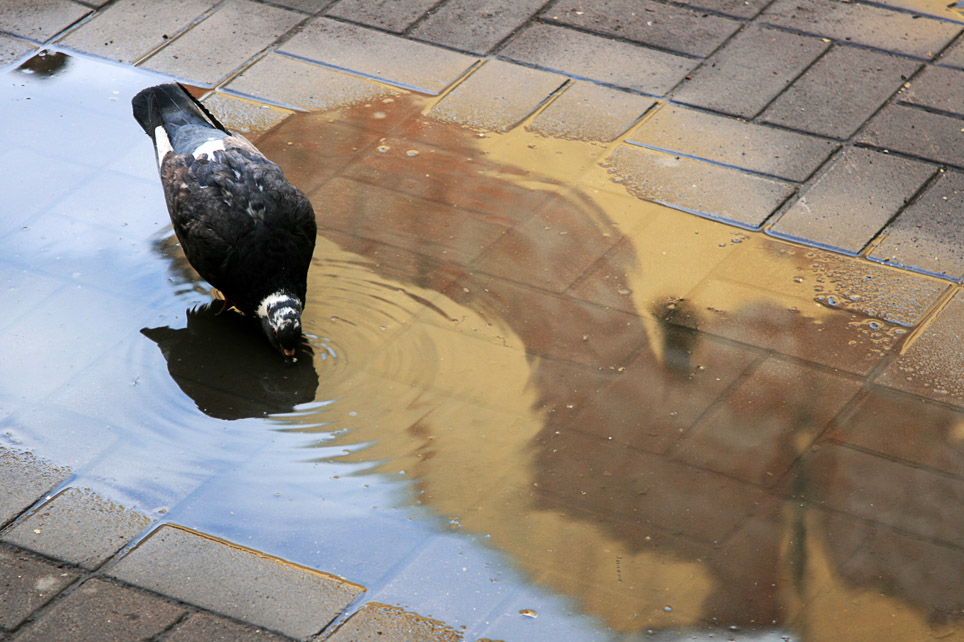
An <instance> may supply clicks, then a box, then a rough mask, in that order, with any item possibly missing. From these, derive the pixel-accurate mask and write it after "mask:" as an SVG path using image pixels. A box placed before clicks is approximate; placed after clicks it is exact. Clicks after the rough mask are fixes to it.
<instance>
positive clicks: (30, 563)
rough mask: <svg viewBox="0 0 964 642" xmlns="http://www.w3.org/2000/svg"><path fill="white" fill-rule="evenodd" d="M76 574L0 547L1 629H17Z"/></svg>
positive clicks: (74, 577) (73, 578) (74, 578)
mask: <svg viewBox="0 0 964 642" xmlns="http://www.w3.org/2000/svg"><path fill="white" fill-rule="evenodd" d="M77 577H78V575H77V573H75V572H73V571H67V570H63V569H60V568H57V567H56V566H54V565H53V564H50V563H48V562H42V561H40V560H36V559H33V558H31V557H28V556H27V555H25V554H24V553H21V552H15V551H11V550H7V549H5V548H0V628H4V629H13V628H16V627H17V626H19V625H20V623H21V622H23V621H24V620H25V619H27V616H28V615H30V614H31V613H33V612H34V611H35V610H36V609H38V608H40V607H41V606H43V605H44V604H46V603H47V602H49V601H50V600H51V598H53V597H54V596H55V595H57V593H59V592H60V591H61V589H63V588H64V587H65V586H67V585H68V584H70V583H71V582H73V581H74V580H76V579H77Z"/></svg>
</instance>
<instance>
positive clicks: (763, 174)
mask: <svg viewBox="0 0 964 642" xmlns="http://www.w3.org/2000/svg"><path fill="white" fill-rule="evenodd" d="M626 143H628V144H630V145H635V146H636V147H642V148H643V149H648V150H651V151H654V152H660V153H663V154H668V155H670V156H677V157H679V158H688V159H690V160H695V161H699V162H701V163H706V164H708V165H715V166H717V167H724V168H726V169H732V170H736V171H740V172H743V173H745V174H751V175H753V176H759V177H761V178H768V179H770V180H774V181H778V182H780V183H786V184H787V185H801V184H802V183H803V181H795V180H791V179H789V178H784V177H783V176H777V175H775V174H767V173H766V172H759V171H756V170H753V169H747V168H746V167H740V166H739V165H731V164H730V163H723V162H720V161H715V160H712V159H709V158H704V157H703V156H697V155H695V154H687V153H685V152H680V151H677V150H673V149H669V148H668V147H657V146H656V145H647V144H646V143H643V142H641V141H638V140H632V139H629V138H627V139H626ZM676 209H682V208H676ZM686 211H688V210H686ZM749 229H758V228H755V227H753V228H749Z"/></svg>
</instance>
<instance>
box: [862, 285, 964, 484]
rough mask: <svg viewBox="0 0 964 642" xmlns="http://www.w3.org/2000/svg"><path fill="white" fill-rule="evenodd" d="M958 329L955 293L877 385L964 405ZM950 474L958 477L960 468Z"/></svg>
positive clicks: (961, 321) (962, 314) (959, 307)
mask: <svg viewBox="0 0 964 642" xmlns="http://www.w3.org/2000/svg"><path fill="white" fill-rule="evenodd" d="M962 327H964V296H962V295H961V293H960V292H957V293H956V294H955V295H954V298H952V299H951V300H950V301H949V302H948V303H947V305H945V306H944V307H943V308H942V309H941V311H940V312H938V313H937V315H936V316H934V318H933V319H931V320H929V321H928V322H927V325H925V326H924V328H923V330H922V331H921V332H920V334H919V335H918V336H917V337H916V338H915V339H914V342H913V343H911V344H910V346H909V347H907V348H906V349H905V350H904V352H903V354H901V355H900V357H898V358H897V360H896V361H895V362H894V363H892V364H890V366H888V368H887V370H885V371H884V373H883V374H882V375H881V376H880V377H879V378H878V379H877V382H878V383H881V384H883V385H885V386H890V387H891V388H898V389H900V390H906V391H907V392H910V393H912V394H915V395H921V396H924V397H930V398H931V399H937V400H938V401H942V402H944V403H953V404H955V405H957V406H964V364H962V363H961V360H960V359H959V358H958V355H959V353H960V344H961V328H962ZM955 425H956V424H955ZM951 472H954V473H955V474H958V475H959V474H960V468H957V469H955V470H954V471H951Z"/></svg>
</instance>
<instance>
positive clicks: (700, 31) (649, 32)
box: [542, 0, 741, 57]
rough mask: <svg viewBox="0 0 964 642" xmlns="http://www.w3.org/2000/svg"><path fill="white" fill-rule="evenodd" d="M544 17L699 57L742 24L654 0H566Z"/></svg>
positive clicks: (708, 51)
mask: <svg viewBox="0 0 964 642" xmlns="http://www.w3.org/2000/svg"><path fill="white" fill-rule="evenodd" d="M542 18H543V19H544V20H546V21H548V22H551V23H556V24H568V25H572V26H574V27H579V28H581V29H585V30H587V31H593V32H596V33H601V34H605V35H607V36H615V37H618V38H626V39H628V40H632V41H634V42H638V43H640V44H645V45H651V46H654V47H656V48H658V49H663V50H667V51H673V52H678V53H682V54H688V55H690V56H698V57H705V56H709V55H710V54H711V53H713V52H714V51H715V50H716V48H717V47H719V46H720V45H721V44H723V42H724V41H725V40H726V39H727V38H729V37H730V36H731V35H733V33H735V32H736V30H737V29H739V28H740V25H741V23H740V22H738V21H736V20H732V19H730V18H724V17H722V16H716V15H712V14H707V13H705V12H702V11H695V10H692V9H687V8H684V7H678V6H674V5H670V4H663V3H660V2H655V1H654V0H638V1H637V0H602V1H601V2H593V3H586V2H582V1H580V0H563V1H562V2H558V3H556V4H553V5H552V6H550V7H549V8H548V9H547V10H546V11H544V12H543V13H542Z"/></svg>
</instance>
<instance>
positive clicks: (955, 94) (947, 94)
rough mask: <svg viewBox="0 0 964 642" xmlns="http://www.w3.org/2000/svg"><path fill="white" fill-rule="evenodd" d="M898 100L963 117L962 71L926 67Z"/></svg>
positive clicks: (963, 79) (963, 81)
mask: <svg viewBox="0 0 964 642" xmlns="http://www.w3.org/2000/svg"><path fill="white" fill-rule="evenodd" d="M899 98H900V100H901V102H906V103H910V104H913V105H922V106H924V107H930V108H931V109H937V110H940V111H943V112H948V113H951V114H957V115H964V71H962V70H958V69H949V68H945V67H928V68H927V69H925V70H924V71H923V72H921V74H920V75H918V76H917V77H915V78H914V80H913V82H911V83H910V87H909V88H908V89H907V91H905V92H904V93H902V94H901V95H900V97H899Z"/></svg>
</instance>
